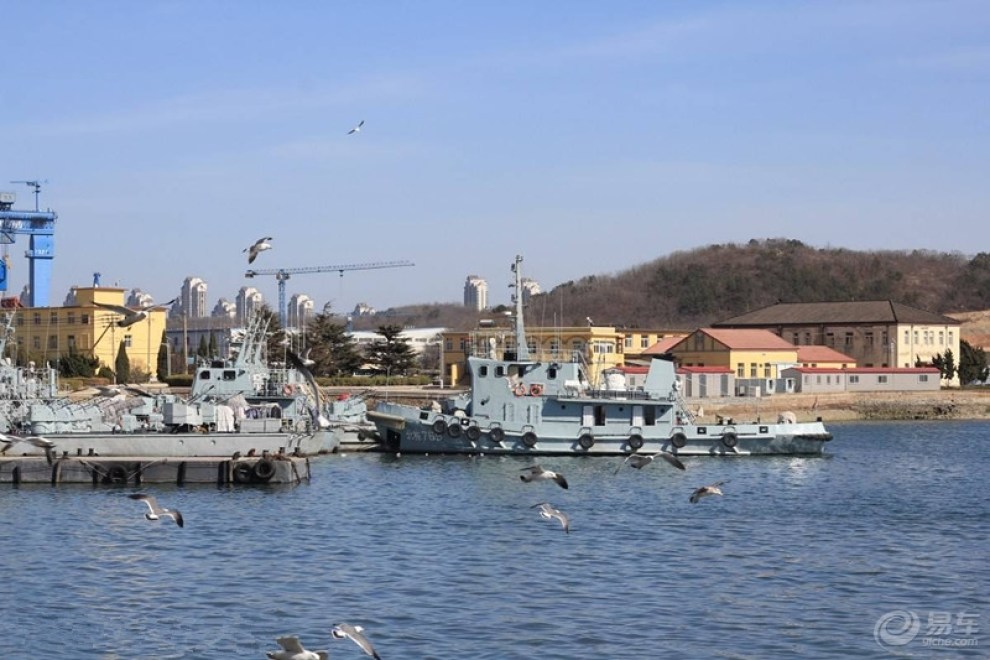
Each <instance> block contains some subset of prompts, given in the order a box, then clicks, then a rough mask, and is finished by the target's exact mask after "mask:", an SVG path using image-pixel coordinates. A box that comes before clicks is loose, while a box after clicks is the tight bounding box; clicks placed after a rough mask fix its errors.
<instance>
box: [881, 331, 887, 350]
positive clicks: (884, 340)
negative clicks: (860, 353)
mask: <svg viewBox="0 0 990 660" xmlns="http://www.w3.org/2000/svg"><path fill="white" fill-rule="evenodd" d="M880 343H881V344H883V345H884V346H886V345H887V331H886V330H884V331H883V332H881V333H880Z"/></svg>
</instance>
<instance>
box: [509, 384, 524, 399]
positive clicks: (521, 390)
mask: <svg viewBox="0 0 990 660" xmlns="http://www.w3.org/2000/svg"><path fill="white" fill-rule="evenodd" d="M512 393H513V394H515V395H516V396H526V386H525V385H523V384H522V383H519V384H517V385H516V386H515V387H514V388H512Z"/></svg>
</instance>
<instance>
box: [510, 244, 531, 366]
mask: <svg viewBox="0 0 990 660" xmlns="http://www.w3.org/2000/svg"><path fill="white" fill-rule="evenodd" d="M522 260H523V258H522V255H520V254H517V255H516V261H515V263H513V264H512V272H513V273H515V274H516V281H515V283H514V284H511V285H510V286H512V287H514V289H515V291H514V292H513V294H512V302H514V303H515V304H516V359H517V360H520V361H524V360H529V344H527V343H526V326H525V324H524V323H523V295H522V269H521V268H520V267H519V265H520V264H521V263H522Z"/></svg>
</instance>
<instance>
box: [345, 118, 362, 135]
mask: <svg viewBox="0 0 990 660" xmlns="http://www.w3.org/2000/svg"><path fill="white" fill-rule="evenodd" d="M362 126H364V120H363V119H362V120H361V121H360V122H359V123H358V125H357V126H355V127H354V128H352V129H351V130H349V131H347V134H348V135H353V134H354V133H360V132H361V127H362Z"/></svg>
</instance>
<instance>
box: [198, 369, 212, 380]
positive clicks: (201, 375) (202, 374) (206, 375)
mask: <svg viewBox="0 0 990 660" xmlns="http://www.w3.org/2000/svg"><path fill="white" fill-rule="evenodd" d="M199 379H200V380H209V379H210V372H209V371H206V370H203V371H200V372H199Z"/></svg>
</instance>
